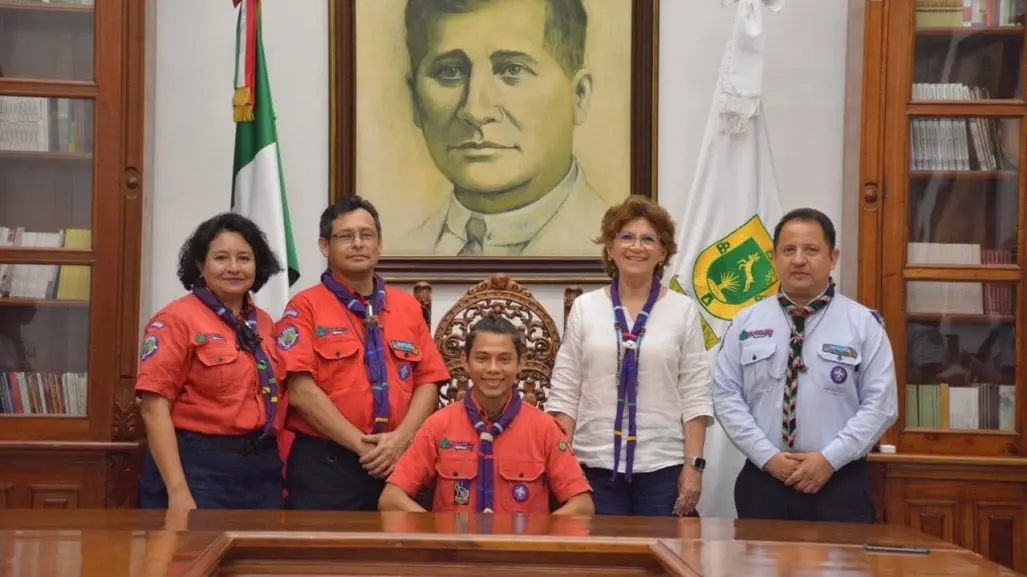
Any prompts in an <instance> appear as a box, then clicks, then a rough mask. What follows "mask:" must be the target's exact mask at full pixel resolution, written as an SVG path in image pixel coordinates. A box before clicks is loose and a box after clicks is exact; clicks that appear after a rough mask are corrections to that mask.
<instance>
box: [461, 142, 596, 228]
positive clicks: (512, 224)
mask: <svg viewBox="0 0 1027 577" xmlns="http://www.w3.org/2000/svg"><path fill="white" fill-rule="evenodd" d="M579 173H580V171H579V170H578V162H577V160H575V159H571V168H570V170H568V171H567V175H566V176H564V177H563V180H561V181H560V183H559V184H557V185H556V187H555V188H553V190H551V191H549V193H547V194H546V195H545V196H543V197H542V198H540V199H538V200H536V201H535V202H533V203H531V204H529V205H527V206H522V207H521V208H518V209H514V210H511V211H507V212H501V213H498V214H481V213H478V212H474V211H472V210H470V209H469V208H467V207H466V206H464V205H462V204H460V202H459V201H458V200H457V199H456V195H455V194H451V195H450V197H449V209H448V211H447V212H446V228H447V229H448V230H449V232H450V233H451V234H453V235H454V236H456V237H457V238H459V239H460V240H461V242H467V235H466V233H465V231H464V228H465V227H466V225H467V221H468V220H470V218H471V216H475V215H477V216H479V217H481V218H482V219H484V220H485V230H486V233H485V239H484V241H485V242H484V244H485V245H486V246H490V245H491V246H506V245H517V244H526V243H528V242H530V241H531V239H533V238H535V235H537V234H538V231H540V230H542V227H544V226H545V225H546V223H548V222H549V221H550V219H552V218H553V216H554V215H556V212H557V211H558V210H560V207H561V206H562V205H563V203H564V201H565V200H567V197H568V196H570V194H571V191H572V190H574V185H575V184H576V183H577V180H578V174H579Z"/></svg>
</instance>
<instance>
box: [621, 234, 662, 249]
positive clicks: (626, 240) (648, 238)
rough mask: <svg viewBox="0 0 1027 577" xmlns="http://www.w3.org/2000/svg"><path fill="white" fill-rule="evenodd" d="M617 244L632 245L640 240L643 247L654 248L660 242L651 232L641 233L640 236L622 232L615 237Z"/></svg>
mask: <svg viewBox="0 0 1027 577" xmlns="http://www.w3.org/2000/svg"><path fill="white" fill-rule="evenodd" d="M615 240H616V241H617V244H620V245H622V246H634V245H635V242H636V241H641V243H642V247H643V248H656V247H657V246H658V245H659V244H660V239H658V238H656V237H655V236H653V235H651V234H643V235H642V236H640V237H639V236H635V235H634V234H632V233H630V232H622V233H620V234H618V235H617V236H616V237H615Z"/></svg>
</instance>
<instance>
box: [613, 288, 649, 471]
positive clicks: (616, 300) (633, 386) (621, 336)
mask: <svg viewBox="0 0 1027 577" xmlns="http://www.w3.org/2000/svg"><path fill="white" fill-rule="evenodd" d="M658 296H660V283H659V282H658V281H657V279H656V277H653V282H652V288H651V289H650V290H649V298H648V299H646V301H645V305H644V306H643V307H642V310H641V311H639V313H638V316H637V317H635V326H634V327H632V328H631V332H628V329H627V327H628V321H627V320H626V318H625V316H624V307H623V306H622V305H621V304H620V291H619V290H618V289H617V278H616V277H614V279H613V282H611V283H610V298H611V300H613V314H614V323H613V329H614V331H615V332H616V334H617V375H618V377H619V379H618V381H619V382H618V384H617V416H616V417H615V418H614V421H613V476H612V479H613V480H617V466H618V465H619V464H620V444H621V439H622V438H623V437H624V431H622V430H621V425H622V423H623V421H624V405H627V406H628V448H627V456H626V458H625V461H626V465H625V468H624V478H625V480H627V481H628V482H629V483H630V482H631V470H632V466H633V464H634V461H635V440H636V434H637V427H636V424H635V404H636V401H637V399H638V357H639V354H640V353H641V347H642V337H644V336H645V323H646V321H648V320H649V313H650V312H652V310H653V305H654V304H656V297H658ZM622 346H623V347H624V351H625V352H624V357H623V359H622V358H621V347H622Z"/></svg>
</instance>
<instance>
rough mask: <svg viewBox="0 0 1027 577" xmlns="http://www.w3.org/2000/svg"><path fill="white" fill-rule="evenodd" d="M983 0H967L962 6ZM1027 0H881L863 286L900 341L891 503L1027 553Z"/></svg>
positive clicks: (877, 457)
mask: <svg viewBox="0 0 1027 577" xmlns="http://www.w3.org/2000/svg"><path fill="white" fill-rule="evenodd" d="M964 4H968V6H964ZM1025 8H1027V3H1025V2H1023V1H1022V0H1000V1H995V0H973V1H972V2H969V3H964V2H962V1H960V0H956V1H955V2H950V3H949V4H946V3H944V2H937V1H932V2H925V1H924V0H867V2H866V3H865V20H864V21H865V29H864V45H863V71H864V74H863V78H864V83H863V99H862V102H863V104H862V138H861V162H860V173H861V182H860V183H859V184H860V186H859V195H860V198H859V206H860V211H859V215H860V217H859V277H860V278H859V287H860V291H859V292H860V294H859V298H860V300H861V301H862V302H863V303H865V304H866V305H867V306H870V307H871V308H876V309H879V310H880V311H881V312H882V314H883V316H884V319H885V325H886V328H887V331H888V336H889V338H890V340H891V345H892V348H893V350H894V352H895V364H896V367H895V368H896V375H897V377H898V386H899V420H898V422H897V423H896V425H895V426H894V427H893V428H892V429H891V430H889V431H888V433H887V434H886V435H885V436H884V438H883V439H882V440H881V443H882V444H884V445H891V446H894V447H895V449H896V452H895V454H874V455H872V456H871V460H872V461H873V463H874V466H873V467H874V468H873V472H874V485H875V491H876V492H877V495H878V500H879V501H880V505H881V510H880V512H879V517H880V519H881V520H882V521H884V522H887V523H893V524H904V525H909V526H911V527H914V528H917V529H920V530H922V531H924V532H926V533H929V534H932V535H936V536H938V537H941V538H944V539H947V540H949V541H952V542H954V543H957V544H959V545H962V546H964V547H968V548H970V549H973V550H974V551H977V552H979V553H981V554H982V555H984V556H986V557H988V558H990V559H992V560H995V561H997V562H999V563H1002V564H1004V565H1007V566H1010V567H1013V568H1014V569H1017V570H1020V571H1025V570H1027V529H1025V526H1027V459H1025V458H1024V456H1025V455H1027V429H1025V427H1024V424H1025V422H1027V402H1025V396H1027V389H1025V386H1024V381H1025V376H1027V373H1025V370H1027V365H1025V362H1027V341H1025V338H1027V334H1025V332H1024V326H1025V322H1027V319H1025V317H1024V310H1025V307H1024V294H1025V291H1024V288H1025V284H1024V282H1025V275H1024V270H1025V267H1024V259H1025V257H1027V251H1025V250H1024V249H1025V243H1027V237H1025V234H1024V231H1025V230H1027V227H1025V223H1027V211H1025V204H1027V202H1025V197H1024V190H1025V186H1027V171H1025V170H1022V169H1021V168H1020V167H1021V166H1024V162H1025V161H1027V147H1025V146H1024V143H1025V142H1027V122H1025V120H1027V99H1025V93H1024V87H1023V77H1024V71H1025V64H1027V59H1025V58H1024V50H1025V46H1027V36H1025V32H1024V10H1025Z"/></svg>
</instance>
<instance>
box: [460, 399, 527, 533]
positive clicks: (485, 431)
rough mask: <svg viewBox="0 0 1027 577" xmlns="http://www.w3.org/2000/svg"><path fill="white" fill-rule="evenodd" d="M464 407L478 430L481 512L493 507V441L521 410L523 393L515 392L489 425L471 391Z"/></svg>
mask: <svg viewBox="0 0 1027 577" xmlns="http://www.w3.org/2000/svg"><path fill="white" fill-rule="evenodd" d="M472 388H473V387H472ZM464 408H465V409H467V418H469V419H470V420H471V425H473V426H474V430H476V431H478V439H479V441H480V442H479V443H478V505H477V510H478V512H479V513H481V512H483V511H485V509H492V465H493V460H492V442H493V441H495V439H496V437H498V436H499V434H500V433H502V432H503V431H505V430H506V429H507V428H508V427H509V426H510V423H511V422H512V421H513V420H514V417H516V416H517V413H518V412H520V410H521V395H520V393H517V392H514V393H513V398H511V399H510V402H509V403H507V405H506V409H504V410H503V414H501V415H500V416H499V418H498V419H496V420H495V421H492V423H490V424H489V425H486V424H485V421H483V420H482V418H481V415H479V414H478V407H477V406H476V405H475V404H474V400H473V399H471V391H469V390H468V391H467V392H466V393H464Z"/></svg>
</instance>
